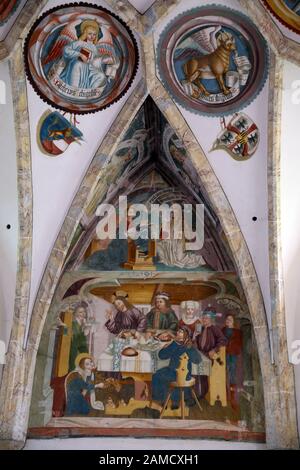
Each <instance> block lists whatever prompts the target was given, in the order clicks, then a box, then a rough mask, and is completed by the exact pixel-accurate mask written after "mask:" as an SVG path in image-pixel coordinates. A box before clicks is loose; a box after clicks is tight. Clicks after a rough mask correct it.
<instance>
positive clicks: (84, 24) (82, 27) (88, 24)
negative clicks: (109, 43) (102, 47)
mask: <svg viewBox="0 0 300 470" xmlns="http://www.w3.org/2000/svg"><path fill="white" fill-rule="evenodd" d="M86 28H93V29H95V30H96V31H97V36H98V35H99V30H100V26H99V24H98V23H97V21H96V20H84V21H83V22H82V23H81V25H80V32H81V34H83V33H84V31H85V30H86Z"/></svg>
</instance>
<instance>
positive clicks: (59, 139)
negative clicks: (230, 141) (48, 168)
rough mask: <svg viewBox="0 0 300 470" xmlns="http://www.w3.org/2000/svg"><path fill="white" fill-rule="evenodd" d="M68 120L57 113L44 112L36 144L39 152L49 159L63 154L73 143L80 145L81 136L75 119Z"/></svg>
mask: <svg viewBox="0 0 300 470" xmlns="http://www.w3.org/2000/svg"><path fill="white" fill-rule="evenodd" d="M71 119H72V117H71V118H70V120H68V119H67V118H66V117H65V116H63V115H62V114H60V113H59V112H58V111H54V112H51V111H46V112H45V113H44V114H43V115H42V117H41V119H40V122H39V125H38V129H37V142H38V146H39V148H40V150H41V151H42V152H43V153H44V154H46V155H49V156H51V157H56V156H57V155H61V154H63V153H64V152H65V151H66V150H67V149H68V148H69V145H71V144H72V143H73V142H76V143H77V144H79V145H80V142H81V141H82V140H83V134H82V132H81V131H80V130H79V129H78V127H77V121H76V117H74V118H73V123H72V122H71Z"/></svg>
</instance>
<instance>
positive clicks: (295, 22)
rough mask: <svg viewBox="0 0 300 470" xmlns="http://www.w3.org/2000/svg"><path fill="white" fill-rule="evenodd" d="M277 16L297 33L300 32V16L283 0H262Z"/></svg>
mask: <svg viewBox="0 0 300 470" xmlns="http://www.w3.org/2000/svg"><path fill="white" fill-rule="evenodd" d="M262 1H263V3H264V4H265V5H266V7H267V8H268V10H269V11H270V12H271V13H272V15H274V16H275V18H276V19H277V20H278V21H279V22H280V23H281V24H283V26H286V27H287V28H288V29H290V30H291V31H293V32H294V33H296V34H300V16H299V15H297V13H295V12H293V11H292V10H291V9H290V8H289V7H288V6H287V5H286V4H285V3H283V1H282V0H262Z"/></svg>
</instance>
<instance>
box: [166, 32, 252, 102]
mask: <svg viewBox="0 0 300 470" xmlns="http://www.w3.org/2000/svg"><path fill="white" fill-rule="evenodd" d="M232 54H233V56H234V62H235V64H236V66H237V69H238V71H239V69H240V68H241V67H242V68H243V70H245V72H248V73H249V70H250V68H251V64H250V62H249V60H248V58H247V57H239V56H238V52H237V47H236V41H235V38H234V36H233V35H232V34H231V33H230V32H228V31H224V30H223V29H222V27H221V26H207V27H206V28H202V29H201V30H199V31H196V32H194V33H193V34H191V35H190V36H189V37H188V38H186V39H184V41H183V42H182V43H181V44H179V46H178V48H177V50H176V56H175V59H179V60H180V61H183V72H184V76H185V79H186V80H185V83H184V84H185V85H187V84H188V85H190V90H192V92H191V94H192V95H193V96H194V97H196V98H198V97H199V95H200V94H203V95H204V96H210V95H211V93H210V92H209V91H208V90H207V88H206V87H205V85H204V83H203V80H211V79H214V80H217V83H218V86H219V88H220V91H221V93H222V94H224V95H229V94H230V93H231V92H232V90H231V89H230V88H231V87H232V86H233V85H234V80H233V79H235V81H236V79H237V78H238V74H237V72H234V71H230V65H231V63H232V62H231V56H232ZM186 59H188V60H186ZM246 69H247V70H246ZM241 73H242V70H241ZM187 91H188V90H187Z"/></svg>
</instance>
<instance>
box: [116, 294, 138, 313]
mask: <svg viewBox="0 0 300 470" xmlns="http://www.w3.org/2000/svg"><path fill="white" fill-rule="evenodd" d="M116 300H121V301H122V302H123V304H124V305H125V307H126V308H127V310H131V309H132V308H134V305H132V304H131V303H130V302H128V300H127V299H126V297H122V296H120V295H118V296H116V297H115V298H114V301H113V304H114V305H115V301H116ZM117 310H118V309H117Z"/></svg>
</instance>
